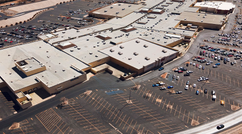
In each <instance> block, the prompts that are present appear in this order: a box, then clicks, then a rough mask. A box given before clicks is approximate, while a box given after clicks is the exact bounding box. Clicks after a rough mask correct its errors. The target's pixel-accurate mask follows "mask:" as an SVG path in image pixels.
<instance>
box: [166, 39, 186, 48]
mask: <svg viewBox="0 0 242 134" xmlns="http://www.w3.org/2000/svg"><path fill="white" fill-rule="evenodd" d="M182 41H183V39H180V40H178V41H175V42H172V43H170V44H168V45H166V46H168V47H174V46H176V45H177V44H180V43H181V42H182Z"/></svg>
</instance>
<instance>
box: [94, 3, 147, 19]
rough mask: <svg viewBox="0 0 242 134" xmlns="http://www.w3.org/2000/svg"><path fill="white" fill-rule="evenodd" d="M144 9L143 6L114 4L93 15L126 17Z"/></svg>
mask: <svg viewBox="0 0 242 134" xmlns="http://www.w3.org/2000/svg"><path fill="white" fill-rule="evenodd" d="M141 7H143V5H141V4H126V3H114V4H111V5H109V6H106V7H104V8H101V9H99V10H96V11H94V12H93V14H101V15H108V16H113V17H115V16H116V17H124V16H126V15H128V14H130V13H132V12H133V11H135V10H138V9H140V8H141Z"/></svg>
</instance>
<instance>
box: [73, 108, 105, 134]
mask: <svg viewBox="0 0 242 134" xmlns="http://www.w3.org/2000/svg"><path fill="white" fill-rule="evenodd" d="M69 106H70V107H71V108H72V109H73V110H74V111H75V112H76V113H78V114H79V115H80V116H81V117H82V118H83V119H84V120H85V121H86V122H88V123H89V124H90V125H91V126H92V127H93V128H95V129H96V130H97V131H98V132H99V133H101V134H102V132H101V131H100V130H99V129H98V128H97V127H96V126H95V125H93V124H92V123H91V122H90V121H89V120H88V119H87V118H86V117H84V116H83V115H82V114H81V113H80V112H79V111H77V110H76V109H75V108H74V107H73V106H72V105H70V104H69Z"/></svg>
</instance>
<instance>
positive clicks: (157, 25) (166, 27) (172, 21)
mask: <svg viewBox="0 0 242 134" xmlns="http://www.w3.org/2000/svg"><path fill="white" fill-rule="evenodd" d="M156 16H157V17H156V18H154V19H149V18H147V17H144V18H143V19H141V20H144V19H145V20H147V23H146V24H138V23H134V24H133V26H135V27H138V28H147V29H150V31H152V29H154V30H159V31H162V32H168V33H172V34H178V35H185V36H190V37H191V36H192V35H193V34H194V33H195V31H189V30H180V29H176V28H174V27H175V26H176V25H177V24H178V23H179V22H180V20H176V18H177V17H179V15H170V14H169V13H163V14H161V15H158V14H157V15H156ZM168 16H169V17H168Z"/></svg>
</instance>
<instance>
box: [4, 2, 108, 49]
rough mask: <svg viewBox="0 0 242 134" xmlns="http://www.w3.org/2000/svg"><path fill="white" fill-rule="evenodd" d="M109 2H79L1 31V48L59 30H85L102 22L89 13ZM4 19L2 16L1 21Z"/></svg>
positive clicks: (60, 6) (70, 3) (62, 6)
mask: <svg viewBox="0 0 242 134" xmlns="http://www.w3.org/2000/svg"><path fill="white" fill-rule="evenodd" d="M106 4H108V2H100V3H98V1H96V2H92V3H91V2H88V1H81V0H77V1H74V2H69V3H65V4H60V5H57V6H54V7H52V9H53V10H49V11H47V12H44V13H42V14H40V15H38V16H37V17H36V18H35V19H34V20H31V21H29V22H26V23H23V24H19V25H15V26H11V27H6V28H2V29H0V48H1V47H4V46H11V45H15V44H23V43H27V42H31V41H34V40H37V39H38V38H37V36H38V35H41V34H46V33H50V32H51V31H54V30H55V29H59V28H63V29H64V28H69V27H76V28H83V27H86V26H90V25H93V24H97V23H99V22H100V21H101V20H98V19H95V18H92V17H87V14H88V12H89V11H91V10H92V9H94V8H97V7H100V6H104V5H106ZM3 18H4V15H3V14H2V15H1V16H0V20H1V19H3Z"/></svg>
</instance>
